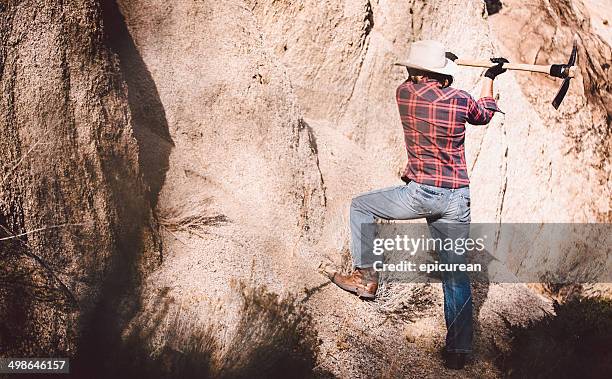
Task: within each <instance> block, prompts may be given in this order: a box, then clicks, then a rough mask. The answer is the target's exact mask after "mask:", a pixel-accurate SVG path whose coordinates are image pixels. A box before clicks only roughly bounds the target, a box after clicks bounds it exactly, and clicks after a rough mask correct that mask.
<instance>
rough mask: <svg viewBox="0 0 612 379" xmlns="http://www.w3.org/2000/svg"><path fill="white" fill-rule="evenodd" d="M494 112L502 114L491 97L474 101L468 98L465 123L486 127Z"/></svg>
mask: <svg viewBox="0 0 612 379" xmlns="http://www.w3.org/2000/svg"><path fill="white" fill-rule="evenodd" d="M495 112H501V113H503V112H502V111H501V110H500V109H499V108H498V107H497V103H496V102H495V99H494V98H492V97H481V98H480V99H478V100H474V98H473V97H471V96H470V97H469V100H468V117H467V122H469V123H470V124H472V125H486V124H488V123H489V121H491V119H492V118H493V115H494V114H495Z"/></svg>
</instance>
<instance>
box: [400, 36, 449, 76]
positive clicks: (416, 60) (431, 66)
mask: <svg viewBox="0 0 612 379" xmlns="http://www.w3.org/2000/svg"><path fill="white" fill-rule="evenodd" d="M395 64H396V65H399V66H406V67H412V68H416V69H419V70H424V71H430V72H437V73H438V74H444V75H449V76H454V75H455V72H456V71H457V65H456V64H455V62H453V61H451V60H450V59H447V58H446V49H445V48H444V45H443V44H441V43H440V42H438V41H417V42H413V43H412V44H411V45H410V53H409V54H408V59H406V60H404V61H401V62H397V63H395Z"/></svg>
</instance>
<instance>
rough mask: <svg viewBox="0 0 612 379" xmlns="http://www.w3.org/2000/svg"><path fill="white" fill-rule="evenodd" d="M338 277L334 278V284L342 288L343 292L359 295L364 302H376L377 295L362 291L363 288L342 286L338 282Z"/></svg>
mask: <svg viewBox="0 0 612 379" xmlns="http://www.w3.org/2000/svg"><path fill="white" fill-rule="evenodd" d="M335 279H336V275H334V277H333V278H332V282H333V283H334V284H335V285H337V286H338V287H340V288H342V289H343V290H345V291H347V292H350V293H352V294H355V295H357V296H358V297H359V298H360V299H363V300H374V299H375V298H376V294H371V293H369V292H367V291H364V290H362V289H361V288H358V287H354V286H345V285H342V284H340V283H338V282H336V280H335Z"/></svg>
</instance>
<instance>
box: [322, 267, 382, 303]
mask: <svg viewBox="0 0 612 379" xmlns="http://www.w3.org/2000/svg"><path fill="white" fill-rule="evenodd" d="M332 282H333V283H334V284H336V285H337V286H338V287H340V288H342V289H343V290H345V291H349V292H352V293H354V294H356V295H357V296H359V297H360V298H362V299H374V298H375V297H376V290H377V289H378V272H376V271H374V269H373V268H356V269H355V271H353V273H352V274H351V275H342V274H338V273H335V274H334V276H333V277H332Z"/></svg>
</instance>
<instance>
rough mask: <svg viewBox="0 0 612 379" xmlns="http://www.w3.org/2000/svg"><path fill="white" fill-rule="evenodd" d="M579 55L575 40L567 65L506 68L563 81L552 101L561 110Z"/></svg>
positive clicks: (478, 64)
mask: <svg viewBox="0 0 612 379" xmlns="http://www.w3.org/2000/svg"><path fill="white" fill-rule="evenodd" d="M577 54H578V43H577V41H576V40H575V39H574V47H573V48H572V53H571V54H570V57H569V61H568V62H567V64H552V65H535V64H524V63H504V68H505V69H508V70H517V71H530V72H541V73H544V74H548V75H550V76H554V77H556V78H561V79H563V84H561V88H559V92H557V96H555V98H554V99H553V101H552V105H553V107H555V109H559V105H560V104H561V102H562V101H563V98H564V97H565V94H566V93H567V90H568V89H569V84H570V80H571V79H572V78H573V77H574V76H576V71H577V70H578V68H577V67H576V57H577ZM455 63H456V64H458V65H459V66H471V67H487V68H488V67H492V66H495V65H496V63H492V62H490V61H489V62H487V61H475V60H470V59H456V60H455Z"/></svg>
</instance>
